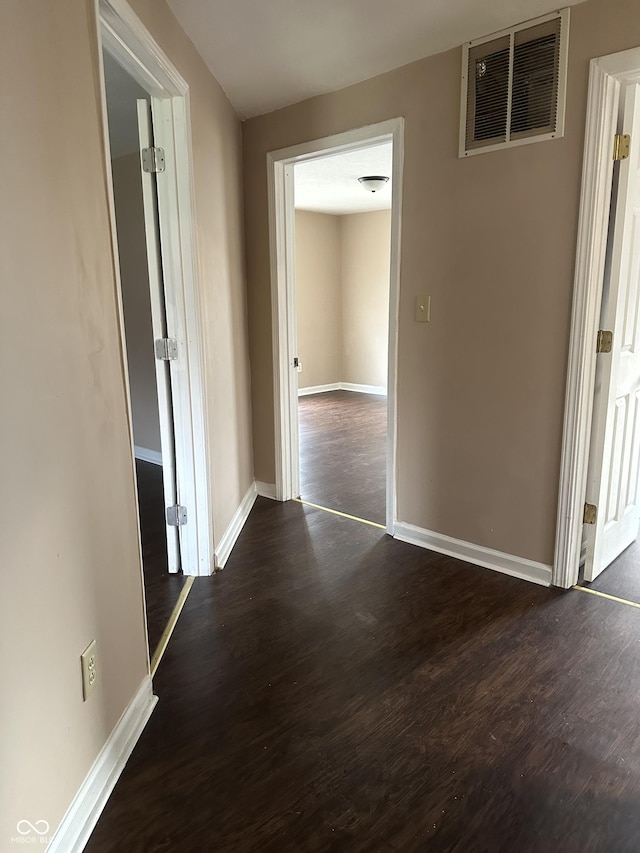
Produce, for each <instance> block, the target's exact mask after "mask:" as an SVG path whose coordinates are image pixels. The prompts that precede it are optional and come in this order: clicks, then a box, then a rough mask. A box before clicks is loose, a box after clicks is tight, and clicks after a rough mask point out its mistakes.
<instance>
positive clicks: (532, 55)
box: [460, 9, 569, 157]
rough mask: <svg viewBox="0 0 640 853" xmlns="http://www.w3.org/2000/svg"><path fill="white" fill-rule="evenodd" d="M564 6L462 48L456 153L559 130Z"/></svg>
mask: <svg viewBox="0 0 640 853" xmlns="http://www.w3.org/2000/svg"><path fill="white" fill-rule="evenodd" d="M568 41H569V10H568V9H563V10H562V11H560V12H554V13H553V14H551V15H545V16H544V17H542V18H536V20H534V21H527V23H525V24H521V25H520V26H517V27H512V28H511V29H509V30H503V31H502V32H500V33H495V34H494V35H490V36H486V37H485V38H482V39H476V40H475V41H470V42H467V43H466V44H465V45H463V48H462V103H461V110H460V113H461V121H460V157H468V156H469V155H470V154H480V153H482V152H484V151H495V150H496V149H498V148H507V147H511V146H513V145H524V144H526V143H529V142H540V141H542V140H544V139H556V138H557V137H561V136H563V135H564V105H565V90H566V76H567V75H566V70H567V56H568Z"/></svg>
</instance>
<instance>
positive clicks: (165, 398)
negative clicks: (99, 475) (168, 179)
mask: <svg viewBox="0 0 640 853" xmlns="http://www.w3.org/2000/svg"><path fill="white" fill-rule="evenodd" d="M137 107H138V135H139V138H140V152H141V156H140V161H141V162H140V168H141V170H142V196H143V204H144V225H145V235H146V243H147V260H148V266H149V290H150V297H151V325H152V328H153V338H154V344H155V350H156V352H155V355H156V361H155V364H156V386H157V389H158V412H159V415H160V446H161V449H162V480H163V488H164V505H165V508H171V509H169V513H171V512H174V513H175V512H177V511H176V510H174V509H173V508H175V507H177V504H178V499H177V488H176V461H175V460H176V454H175V436H174V426H173V424H174V420H173V409H172V396H171V374H170V363H171V358H170V357H171V356H172V355H173V352H172V349H171V345H170V343H169V342H168V337H167V321H166V311H165V296H164V284H163V277H162V256H161V252H160V231H159V225H158V197H157V192H156V175H155V173H154V172H153V171H148V170H147V169H148V168H149V165H148V164H150V163H151V164H153V162H154V157H153V153H152V152H153V124H152V119H151V105H150V104H149V102H148V101H146V100H144V99H141V100H139V101H138V102H137ZM151 168H153V166H152V167H151ZM163 341H164V342H167V343H163ZM178 520H179V519H177V518H175V519H174V518H169V517H168V516H166V515H165V526H166V531H167V557H168V567H169V571H170V572H177V571H179V570H180V568H181V566H180V542H179V527H178V525H177V524H175V523H173V522H177V521H178ZM170 521H171V523H169V522H170Z"/></svg>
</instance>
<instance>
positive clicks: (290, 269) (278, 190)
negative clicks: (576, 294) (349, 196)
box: [267, 118, 404, 535]
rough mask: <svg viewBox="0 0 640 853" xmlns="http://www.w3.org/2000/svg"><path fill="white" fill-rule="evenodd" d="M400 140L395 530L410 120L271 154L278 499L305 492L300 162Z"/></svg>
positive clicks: (389, 514) (394, 214) (392, 436)
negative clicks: (299, 347)
mask: <svg viewBox="0 0 640 853" xmlns="http://www.w3.org/2000/svg"><path fill="white" fill-rule="evenodd" d="M381 142H393V170H392V187H391V190H392V210H391V264H390V282H389V362H388V379H387V510H386V527H387V533H389V534H390V535H393V532H394V524H395V520H396V474H395V472H396V405H397V404H396V376H397V342H398V293H399V282H400V227H401V213H402V170H403V161H404V119H403V118H395V119H390V120H388V121H383V122H379V123H378V124H372V125H368V126H366V127H361V128H357V129H355V130H349V131H346V132H345V133H339V134H336V135H334V136H327V137H324V138H322V139H315V140H312V141H311V142H305V143H302V144H301V145H294V146H291V147H289V148H282V149H280V150H278V151H270V152H269V153H268V154H267V179H268V191H269V246H270V252H271V313H272V336H273V390H274V420H275V423H274V427H275V452H276V483H275V486H276V498H277V500H281V501H287V500H290V499H291V498H295V497H298V496H299V494H300V467H299V458H298V420H297V406H298V382H297V373H296V372H295V370H294V368H293V359H294V357H295V356H297V354H298V353H297V352H296V350H295V346H296V340H295V337H296V301H295V240H294V235H295V209H294V197H293V191H294V187H293V167H294V165H295V163H301V162H304V161H309V160H317V159H320V158H321V157H326V156H327V154H337V153H338V152H343V151H350V150H354V149H358V148H365V147H368V146H370V145H377V144H380V143H381Z"/></svg>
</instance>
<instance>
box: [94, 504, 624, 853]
mask: <svg viewBox="0 0 640 853" xmlns="http://www.w3.org/2000/svg"><path fill="white" fill-rule="evenodd" d="M154 685H155V691H156V693H157V694H158V696H159V697H160V701H159V703H158V705H157V708H156V710H155V711H154V713H153V715H152V717H151V720H150V722H149V724H148V726H147V728H146V730H145V732H144V733H143V735H142V737H141V739H140V741H139V743H138V745H137V746H136V749H135V750H134V753H133V756H132V758H131V759H130V761H129V763H128V765H127V767H126V769H125V771H124V773H123V775H122V777H121V779H120V781H119V782H118V784H117V786H116V788H115V791H114V793H113V795H112V797H111V799H110V801H109V803H108V805H107V807H106V809H105V811H104V813H103V815H102V817H101V819H100V821H99V822H98V825H97V827H96V830H95V832H94V834H93V836H92V838H91V839H90V841H89V844H88V846H87V850H88V851H89V853H106V851H124V850H126V851H127V853H138V851H140V853H142V851H163V850H167V851H169V850H170V851H180V853H191V851H221V853H223V852H224V853H227V852H228V853H244V851H261V852H262V851H267V853H287V851H292V853H293V851H296V853H298V851H349V853H351V852H352V851H353V853H360V851H362V853H364V852H365V851H367V853H369V851H403V853H412V851H432V853H438V852H439V851H455V853H485V851H486V853H489V851H491V853H502V852H503V851H504V853H534V851H535V853H553V852H554V851H558V853H600V851H602V853H605V851H606V853H613V851H615V853H637V851H640V713H639V711H638V708H639V700H640V611H636V610H634V609H633V608H629V607H624V606H621V605H617V604H614V603H612V602H609V601H606V600H604V599H600V598H596V597H595V596H590V595H585V594H584V593H580V592H575V591H569V592H564V591H559V590H548V589H544V588H541V587H537V586H534V585H531V584H527V583H525V582H523V581H518V580H516V579H513V578H510V577H507V576H505V575H500V574H498V573H494V572H491V571H489V570H485V569H481V568H477V567H473V566H469V565H467V564H465V563H462V562H460V561H457V560H454V559H452V558H449V557H445V556H443V555H438V554H435V553H431V552H428V551H425V550H423V549H419V548H416V547H414V546H411V545H407V544H405V543H401V542H397V541H395V540H393V539H391V538H389V537H387V536H386V535H384V534H382V533H381V532H380V531H378V530H376V529H375V528H372V527H369V526H366V525H363V524H360V523H358V522H354V521H349V520H347V519H344V518H340V517H336V516H334V515H330V514H329V513H326V512H323V511H321V510H315V509H312V508H309V507H305V506H303V505H301V504H298V503H294V502H291V503H288V504H279V503H276V502H274V501H268V500H266V499H262V498H259V499H258V501H257V503H256V505H255V507H254V509H253V511H252V513H251V516H250V518H249V520H248V521H247V524H246V526H245V528H244V530H243V532H242V534H241V536H240V539H239V541H238V543H237V545H236V547H235V549H234V551H233V553H232V555H231V558H230V560H229V562H228V564H227V567H226V568H225V570H224V571H223V572H221V573H219V574H218V575H216V576H214V577H211V578H197V579H196V581H195V583H194V586H193V589H192V591H191V594H190V596H189V598H188V599H187V602H186V605H185V608H184V611H183V614H182V616H181V618H180V620H179V622H178V624H177V627H176V630H175V633H174V635H173V638H172V640H171V643H170V644H169V647H168V649H167V652H166V654H165V657H164V658H163V661H162V663H161V665H160V668H159V670H158V674H157V677H156V679H155V682H154Z"/></svg>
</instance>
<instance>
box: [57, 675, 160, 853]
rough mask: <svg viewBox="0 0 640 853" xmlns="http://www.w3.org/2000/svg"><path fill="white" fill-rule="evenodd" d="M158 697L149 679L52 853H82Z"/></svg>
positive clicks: (118, 726)
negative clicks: (154, 693)
mask: <svg viewBox="0 0 640 853" xmlns="http://www.w3.org/2000/svg"><path fill="white" fill-rule="evenodd" d="M157 701H158V697H157V696H154V695H153V689H152V686H151V678H150V677H149V676H148V675H146V676H145V677H144V679H143V681H142V683H141V684H140V687H139V688H138V690H137V691H136V694H135V695H134V697H133V698H132V700H131V702H129V704H128V706H127V707H126V709H125V711H124V713H123V715H122V716H121V717H120V719H119V720H118V722H117V723H116V725H115V727H114V729H113V731H112V732H111V734H110V735H109V737H108V738H107V741H106V743H105V744H104V746H103V747H102V749H101V750H100V753H99V755H98V757H97V758H96V760H95V761H94V763H93V766H92V767H91V770H89V773H88V774H87V776H86V778H85V780H84V782H83V783H82V785H81V787H80V790H79V791H78V793H77V794H76V796H75V797H74V799H73V802H72V803H71V805H70V806H69V808H68V809H67V812H66V814H65V816H64V817H63V818H62V821H61V823H60V825H59V826H58V828H57V830H56V832H55V833H54V835H53V838H52V839H51V841H50V842H49V846H48V847H47V851H48V853H81V851H82V850H84V848H85V845H86V844H87V842H88V840H89V836H90V835H91V833H92V832H93V829H94V827H95V825H96V823H97V822H98V818H99V817H100V815H101V813H102V810H103V809H104V807H105V805H106V804H107V800H108V799H109V796H110V794H111V792H112V791H113V789H114V787H115V784H116V782H117V781H118V779H119V778H120V774H121V773H122V771H123V770H124V768H125V765H126V763H127V761H128V759H129V756H130V755H131V753H132V752H133V748H134V746H135V745H136V743H137V742H138V739H139V738H140V735H141V734H142V732H143V730H144V727H145V726H146V724H147V722H148V720H149V717H150V716H151V712H152V711H153V709H154V707H155V705H156V702H157Z"/></svg>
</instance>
